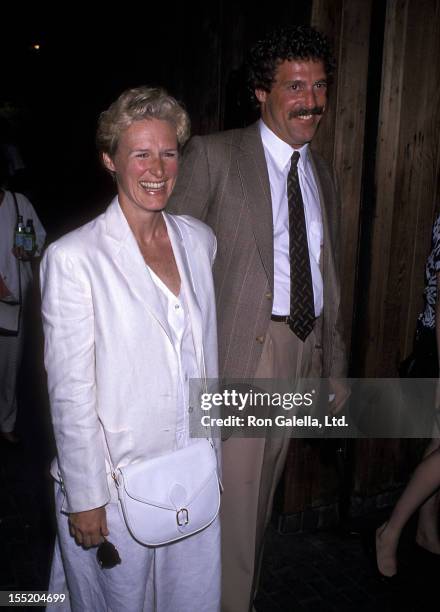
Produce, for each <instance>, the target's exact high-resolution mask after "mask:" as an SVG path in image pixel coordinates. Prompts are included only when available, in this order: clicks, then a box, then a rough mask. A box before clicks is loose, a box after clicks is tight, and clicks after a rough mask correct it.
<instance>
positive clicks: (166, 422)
mask: <svg viewBox="0 0 440 612" xmlns="http://www.w3.org/2000/svg"><path fill="white" fill-rule="evenodd" d="M163 217H164V220H165V222H166V225H167V229H168V235H169V238H170V241H171V245H172V248H173V252H174V256H175V259H176V263H177V267H178V269H179V273H180V278H181V282H182V286H183V288H184V291H185V298H186V302H187V306H188V311H189V316H190V318H191V326H192V332H193V339H194V346H195V351H196V356H197V361H198V365H199V370H200V377H203V374H204V372H205V371H206V376H207V377H208V378H215V377H217V329H216V313H215V298H214V287H213V281H212V274H211V267H212V263H213V261H214V257H215V252H216V240H215V237H214V234H213V232H212V230H211V229H210V228H208V226H207V225H205V224H204V223H202V222H201V221H198V220H196V219H194V218H192V217H188V216H172V215H168V214H165V213H163ZM41 287H42V312H43V325H44V336H45V365H46V370H47V374H48V389H49V397H50V404H51V412H52V421H53V426H54V433H55V439H56V444H57V455H58V461H56V460H55V463H54V464H53V465H52V470H51V471H52V474H53V475H54V476H55V477H61V479H62V481H63V485H64V489H65V493H66V500H65V504H64V507H63V509H64V510H65V511H66V512H79V511H82V510H88V509H92V508H97V507H99V506H103V505H104V504H106V503H107V502H108V501H109V500H110V499H111V498H113V492H112V494H111V488H112V487H111V479H110V477H109V472H110V466H109V464H108V462H107V461H106V452H107V449H106V443H105V440H106V442H107V446H108V449H109V451H110V456H111V460H112V463H113V465H114V466H122V465H126V464H128V463H131V462H133V461H136V460H139V459H142V458H149V457H154V456H158V455H161V454H164V453H167V452H170V451H172V450H174V448H175V433H176V418H177V413H176V408H177V382H178V358H177V355H176V352H175V349H174V346H173V342H172V336H171V332H170V329H169V326H168V323H167V319H166V313H165V312H164V311H163V307H162V305H161V302H160V299H159V296H158V293H157V291H158V289H157V288H156V286H155V284H154V282H153V280H152V279H151V276H150V274H149V273H148V269H147V267H146V265H145V262H144V260H143V257H142V255H141V252H140V250H139V247H138V245H137V242H136V239H135V237H134V235H133V233H132V231H131V229H130V227H129V225H128V222H127V220H126V218H125V216H124V214H123V212H122V210H121V208H120V206H119V202H118V199H117V198H115V199H114V200H113V201H112V203H111V204H110V206H109V207H108V208H107V210H106V211H105V212H104V213H103V214H102V215H100V216H99V217H97V218H96V219H95V220H93V221H91V222H90V223H88V224H87V225H84V226H83V227H81V228H79V229H77V230H75V231H73V232H71V233H69V234H67V235H66V236H63V237H62V238H61V239H60V240H58V241H56V242H54V243H53V244H51V245H50V246H49V248H48V249H47V251H46V253H45V255H44V257H43V260H42V263H41ZM203 364H205V366H204V365H203ZM104 436H105V439H104Z"/></svg>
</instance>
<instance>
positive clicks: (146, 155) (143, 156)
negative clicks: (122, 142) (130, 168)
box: [136, 153, 148, 159]
mask: <svg viewBox="0 0 440 612" xmlns="http://www.w3.org/2000/svg"><path fill="white" fill-rule="evenodd" d="M136 157H139V158H140V159H146V158H147V157H148V153H136Z"/></svg>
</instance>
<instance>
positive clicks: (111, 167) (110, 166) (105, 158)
mask: <svg viewBox="0 0 440 612" xmlns="http://www.w3.org/2000/svg"><path fill="white" fill-rule="evenodd" d="M102 163H103V164H104V166H105V167H106V168H107V170H108V171H109V172H116V168H115V164H114V163H113V160H112V158H111V157H110V155H109V154H108V153H103V154H102Z"/></svg>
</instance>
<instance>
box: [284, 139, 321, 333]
mask: <svg viewBox="0 0 440 612" xmlns="http://www.w3.org/2000/svg"><path fill="white" fill-rule="evenodd" d="M299 157H300V155H299V153H298V151H295V152H294V153H293V155H292V157H291V161H290V170H289V174H288V176H287V200H288V202H289V256H290V317H289V327H290V329H291V330H292V331H293V333H294V334H296V335H297V336H298V338H299V339H300V340H302V341H303V342H304V341H305V339H306V338H307V336H308V335H309V334H310V332H311V331H312V329H313V324H314V322H315V306H314V300H313V285H312V272H311V269H310V257H309V246H308V244H307V228H306V218H305V215H304V203H303V199H302V195H301V188H300V185H299V177H298V160H299Z"/></svg>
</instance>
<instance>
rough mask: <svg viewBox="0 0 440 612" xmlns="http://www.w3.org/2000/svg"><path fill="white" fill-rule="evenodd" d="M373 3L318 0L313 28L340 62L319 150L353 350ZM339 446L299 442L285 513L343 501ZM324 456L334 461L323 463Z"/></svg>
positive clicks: (291, 459)
mask: <svg viewBox="0 0 440 612" xmlns="http://www.w3.org/2000/svg"><path fill="white" fill-rule="evenodd" d="M370 16H371V0H315V2H314V3H313V9H312V18H311V24H312V25H313V26H314V27H316V28H317V29H318V30H320V31H322V32H324V33H325V34H326V35H327V36H328V37H329V38H330V40H331V41H332V44H333V47H334V52H335V56H336V61H337V70H336V75H335V80H334V82H333V83H332V85H331V88H330V95H329V104H328V108H327V112H326V115H325V117H324V118H323V120H322V122H321V125H320V128H319V131H318V133H317V135H316V137H315V139H314V140H313V145H312V146H313V148H314V149H316V150H318V151H319V152H320V153H321V155H322V156H323V157H324V158H325V159H326V160H327V161H328V162H329V163H330V164H333V168H334V171H335V175H336V179H337V181H338V183H339V189H340V193H341V200H342V226H341V236H342V244H341V257H342V271H341V282H342V287H341V291H342V295H341V299H342V303H343V305H344V320H345V326H346V330H347V341H348V346H349V344H350V337H351V333H350V332H351V324H352V318H353V299H354V290H355V279H356V261H357V253H358V242H359V240H358V237H359V211H360V206H361V193H362V167H363V141H364V126H365V107H366V98H367V96H366V89H367V72H368V53H369V32H370ZM338 446H340V445H338V444H335V443H332V442H331V441H328V443H326V442H320V444H319V445H316V444H313V443H312V444H311V443H310V442H307V441H304V440H295V441H294V442H293V443H292V444H291V446H290V449H289V456H288V458H287V467H286V472H285V481H284V502H283V507H282V511H283V512H284V513H288V514H290V513H295V512H300V511H301V510H304V509H305V508H306V507H307V506H310V505H314V506H319V505H321V504H329V503H333V502H334V501H335V500H336V499H337V490H338V477H337V469H336V455H335V453H336V452H337V449H338ZM323 452H324V454H327V456H328V457H329V458H330V459H333V461H332V460H330V461H328V460H327V461H326V462H325V463H324V462H323Z"/></svg>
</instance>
